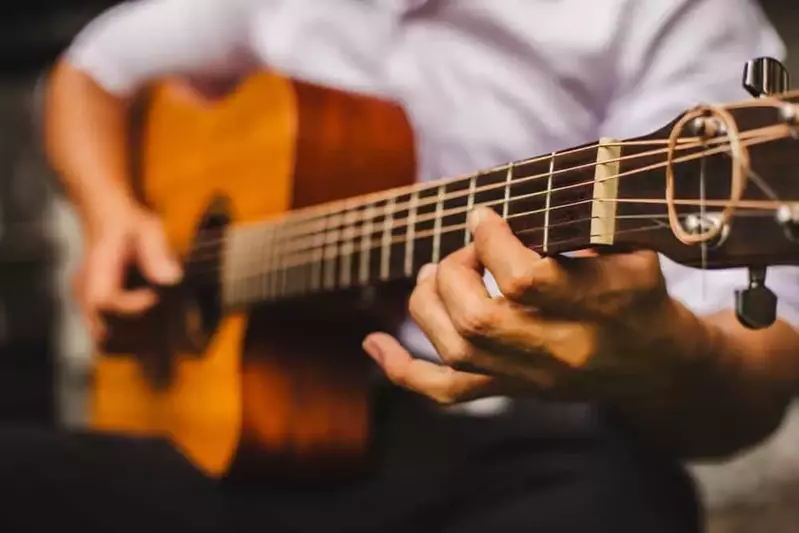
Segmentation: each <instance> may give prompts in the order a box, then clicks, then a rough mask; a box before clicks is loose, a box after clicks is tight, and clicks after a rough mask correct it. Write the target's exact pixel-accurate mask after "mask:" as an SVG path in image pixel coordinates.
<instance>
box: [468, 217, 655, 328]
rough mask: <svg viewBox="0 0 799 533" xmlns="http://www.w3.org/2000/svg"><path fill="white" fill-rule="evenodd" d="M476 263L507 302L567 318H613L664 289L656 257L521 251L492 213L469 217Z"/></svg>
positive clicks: (644, 253) (641, 254)
mask: <svg viewBox="0 0 799 533" xmlns="http://www.w3.org/2000/svg"><path fill="white" fill-rule="evenodd" d="M469 224H470V228H472V231H473V235H474V240H473V242H474V246H475V249H476V252H477V260H478V261H479V262H480V263H482V264H484V265H485V267H486V268H487V269H488V270H489V271H490V272H491V273H492V274H493V275H494V278H495V279H496V282H497V286H498V287H499V290H500V291H501V292H502V294H503V295H504V296H505V297H507V298H508V299H510V300H512V301H515V302H519V303H521V304H523V305H527V306H532V307H536V308H538V309H540V310H542V311H545V312H547V313H554V314H557V315H559V316H566V317H574V318H578V317H583V316H585V315H586V314H612V313H614V312H616V310H617V309H618V307H619V306H621V305H626V304H627V303H628V302H629V300H630V298H635V297H636V296H638V295H640V294H645V293H647V292H648V291H651V290H653V289H658V288H659V287H660V286H662V276H661V274H660V267H659V265H658V264H657V254H654V253H652V252H646V251H642V252H634V253H630V254H612V255H597V254H595V253H589V252H584V253H579V254H577V257H571V258H569V257H548V258H544V259H541V258H540V257H539V256H538V254H536V253H535V252H533V251H532V250H529V249H527V248H525V247H524V246H523V245H522V244H521V242H519V241H518V239H516V237H515V236H514V235H513V233H512V232H511V230H510V227H509V226H508V225H507V223H505V221H504V220H502V218H501V217H499V215H497V214H496V213H494V212H493V211H492V210H490V209H482V208H481V209H476V210H475V211H473V212H472V213H471V214H470V219H469Z"/></svg>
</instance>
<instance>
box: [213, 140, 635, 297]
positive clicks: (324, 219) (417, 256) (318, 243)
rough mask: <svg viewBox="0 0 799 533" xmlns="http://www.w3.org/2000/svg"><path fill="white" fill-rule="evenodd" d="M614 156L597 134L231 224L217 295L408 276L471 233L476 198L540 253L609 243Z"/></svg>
mask: <svg viewBox="0 0 799 533" xmlns="http://www.w3.org/2000/svg"><path fill="white" fill-rule="evenodd" d="M620 156H621V148H620V145H619V143H617V142H616V141H614V140H612V139H602V140H600V143H599V145H586V146H584V147H576V148H573V149H570V150H568V151H563V152H553V153H551V154H549V155H548V156H542V157H538V158H533V159H529V160H525V161H517V162H515V163H510V164H508V165H506V166H503V167H498V168H495V169H493V170H488V171H484V172H480V173H476V174H472V175H470V176H467V177H464V178H462V179H454V180H447V181H441V182H438V183H433V184H428V185H424V186H420V187H417V188H413V189H405V191H404V192H400V193H398V194H396V195H393V196H391V197H384V198H381V199H379V200H370V201H369V202H366V203H350V204H349V205H346V206H345V207H344V208H343V209H342V208H337V209H338V210H337V211H333V212H329V213H326V214H325V213H321V214H317V215H311V216H307V215H296V216H289V217H287V218H285V219H282V220H280V221H276V222H271V223H266V224H257V225H251V224H248V225H245V226H243V227H238V228H231V229H230V230H229V231H228V233H227V238H226V240H225V242H224V244H223V253H224V257H223V259H222V261H223V262H222V265H221V267H222V272H221V283H222V297H223V298H224V301H225V303H226V304H234V305H235V304H241V303H246V302H253V301H257V300H259V299H260V300H275V299H282V298H287V297H296V296H299V295H305V294H308V293H314V292H317V291H323V290H335V289H340V288H346V287H350V286H352V285H354V284H358V285H367V284H369V283H371V282H372V281H373V280H375V279H377V278H379V279H380V280H381V281H388V280H391V279H397V278H401V277H411V276H413V275H414V274H415V273H416V272H418V269H419V268H420V267H421V266H422V265H424V264H425V263H429V262H433V263H438V262H440V261H441V260H442V259H443V258H445V257H446V256H447V255H449V254H450V253H452V252H454V251H456V250H457V249H459V248H461V247H463V246H465V245H468V244H469V243H470V242H471V241H472V236H471V235H470V234H469V232H468V230H466V219H467V216H468V214H469V212H470V211H471V210H473V209H474V208H475V207H478V206H488V207H490V208H492V209H494V211H495V212H497V213H498V214H500V215H501V216H502V217H503V218H505V219H506V220H507V222H508V224H509V225H510V227H511V230H512V231H513V232H514V233H515V234H516V235H517V236H518V237H519V238H520V239H521V240H522V241H523V242H524V243H525V245H527V246H529V247H531V248H534V249H536V250H540V251H541V252H542V253H543V254H549V255H552V254H556V253H559V252H561V251H565V250H570V249H574V247H575V246H581V245H585V246H589V245H596V244H612V243H613V239H614V237H615V231H616V224H617V222H616V216H617V213H616V205H617V202H615V201H613V200H615V199H616V198H617V197H618V185H619V183H618V182H619V180H618V178H617V175H618V173H619V169H620V163H619V159H620ZM338 205H341V204H338ZM624 208H625V207H624V206H622V207H621V208H620V209H624ZM633 208H634V206H633V207H630V209H633ZM461 230H463V232H461Z"/></svg>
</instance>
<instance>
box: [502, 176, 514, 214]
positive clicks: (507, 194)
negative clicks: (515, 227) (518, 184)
mask: <svg viewBox="0 0 799 533" xmlns="http://www.w3.org/2000/svg"><path fill="white" fill-rule="evenodd" d="M512 182H513V163H508V165H507V171H506V173H505V198H504V200H503V202H502V218H504V219H505V220H507V219H508V207H509V206H510V189H511V183H512Z"/></svg>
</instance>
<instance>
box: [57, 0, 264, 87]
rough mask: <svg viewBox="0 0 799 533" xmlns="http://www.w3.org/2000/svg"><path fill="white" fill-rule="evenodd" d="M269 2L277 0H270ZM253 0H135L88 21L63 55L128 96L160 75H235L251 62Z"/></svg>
mask: <svg viewBox="0 0 799 533" xmlns="http://www.w3.org/2000/svg"><path fill="white" fill-rule="evenodd" d="M272 3H277V1H276V2H272ZM272 3H270V2H267V1H261V2H256V1H254V0H200V1H197V0H139V1H131V2H125V3H123V4H120V5H117V6H115V7H113V8H111V9H109V10H107V11H105V12H104V13H102V14H101V15H100V16H98V17H97V18H96V19H94V20H93V21H92V22H90V23H89V24H88V25H87V26H86V27H85V28H84V29H83V30H82V31H81V32H80V33H79V34H78V35H77V37H76V38H75V40H74V41H73V43H72V44H71V46H70V47H69V49H68V50H67V52H66V54H65V57H66V60H67V61H68V62H69V63H70V64H71V65H72V66H74V67H75V68H78V69H80V70H82V71H84V72H86V73H87V74H89V75H90V76H91V77H92V78H93V79H94V80H95V81H97V83H98V84H100V85H101V86H102V87H103V88H105V89H106V90H108V91H109V92H111V93H114V94H119V95H129V94H131V93H133V92H134V91H135V90H136V89H137V88H139V87H140V86H141V85H142V84H144V83H146V82H148V81H149V80H151V79H153V78H156V77H160V76H171V75H185V76H188V77H191V76H194V75H196V76H201V77H225V78H229V77H233V76H240V75H241V74H242V73H244V72H246V71H247V70H249V68H251V66H252V65H254V64H255V63H256V60H255V57H254V54H253V53H252V47H251V42H250V41H251V36H252V31H251V21H252V19H253V15H254V12H255V10H256V7H257V9H258V10H261V9H268V8H269V7H270V5H271V4H272Z"/></svg>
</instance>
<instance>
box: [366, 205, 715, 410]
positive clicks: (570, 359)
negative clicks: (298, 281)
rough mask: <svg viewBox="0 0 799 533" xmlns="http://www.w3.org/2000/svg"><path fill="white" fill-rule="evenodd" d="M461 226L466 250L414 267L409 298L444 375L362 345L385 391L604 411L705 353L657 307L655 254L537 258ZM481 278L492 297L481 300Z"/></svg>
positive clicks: (678, 314) (500, 230) (483, 230)
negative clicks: (606, 404) (573, 403)
mask: <svg viewBox="0 0 799 533" xmlns="http://www.w3.org/2000/svg"><path fill="white" fill-rule="evenodd" d="M469 222H470V229H471V230H472V233H473V236H474V240H473V243H472V244H471V245H469V246H467V247H466V248H464V249H462V250H460V251H458V252H456V253H454V254H452V255H450V256H449V257H447V258H446V259H444V260H443V261H442V262H441V263H440V264H439V265H438V266H433V265H427V266H425V267H424V268H423V269H422V271H421V272H420V274H419V278H418V284H417V287H416V289H415V291H414V293H413V295H412V296H411V304H410V310H411V314H412V316H413V318H414V320H415V321H416V322H417V323H418V324H419V326H420V327H421V329H422V330H423V331H424V333H425V334H426V335H427V336H428V338H429V339H430V340H431V342H432V343H433V345H434V346H435V348H436V350H437V351H438V354H439V355H440V357H441V358H442V360H443V361H444V363H445V364H446V366H441V365H436V364H433V363H429V362H426V361H422V360H416V359H413V358H412V357H411V356H410V354H409V353H408V352H407V351H406V350H405V349H404V348H403V347H402V346H401V345H400V344H399V343H398V342H397V341H395V340H394V339H393V338H391V337H390V336H388V335H385V334H379V333H378V334H373V335H370V336H369V337H367V339H366V340H365V342H364V348H365V349H366V351H367V352H368V353H369V354H370V355H371V356H372V357H374V359H376V360H377V361H378V363H379V364H380V365H381V366H382V368H383V369H384V371H385V372H386V374H387V376H388V377H389V379H391V380H392V381H394V382H395V383H397V384H399V385H402V386H405V387H407V388H410V389H412V390H415V391H417V392H420V393H422V394H425V395H427V396H429V397H431V398H433V399H434V400H436V401H439V402H443V403H451V402H459V401H464V400H470V399H474V398H477V397H480V396H488V395H496V394H507V395H515V394H520V393H533V394H540V395H544V396H546V397H549V398H555V399H562V400H594V401H596V400H600V401H601V400H606V401H611V402H614V401H624V400H625V399H627V400H634V399H636V398H637V399H640V398H642V397H644V396H645V395H646V394H648V393H649V394H657V393H658V392H660V393H662V392H664V391H665V390H667V389H668V388H669V385H670V381H671V380H673V379H676V376H678V374H679V372H680V371H681V369H682V368H683V367H686V366H690V365H692V363H696V362H697V359H698V358H700V357H701V356H702V355H705V354H707V353H709V349H708V347H707V346H706V343H707V342H708V332H707V331H706V328H705V327H704V325H703V323H702V322H701V321H700V320H699V319H698V318H697V317H695V316H694V315H693V314H692V313H690V312H689V311H688V310H687V309H685V308H684V307H683V306H682V305H681V304H679V303H678V302H676V301H674V300H672V299H671V298H670V297H669V295H668V293H667V291H666V287H665V282H664V279H663V277H662V274H661V270H660V265H659V262H658V257H657V254H655V253H653V252H648V251H642V252H635V253H629V254H618V255H607V256H596V255H595V254H591V255H593V256H591V257H585V255H589V254H583V257H577V258H562V259H555V258H541V257H540V256H539V255H538V254H536V253H535V252H534V251H532V250H530V249H529V248H527V247H525V246H524V245H523V244H522V243H521V242H520V241H519V240H517V239H516V237H515V236H514V235H513V234H512V233H511V231H510V228H509V227H508V225H507V224H506V223H505V222H504V221H503V220H502V219H501V218H500V217H499V216H498V215H497V214H495V213H494V212H493V211H491V210H489V209H479V210H476V211H474V212H472V213H471V217H470V221H469ZM484 268H485V269H488V270H489V271H490V272H491V273H492V274H493V275H494V278H495V279H496V281H497V285H498V286H499V289H500V291H501V292H502V295H503V296H502V297H496V298H494V297H491V296H490V295H489V293H488V291H487V290H486V288H485V286H484V283H483V272H484Z"/></svg>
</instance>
